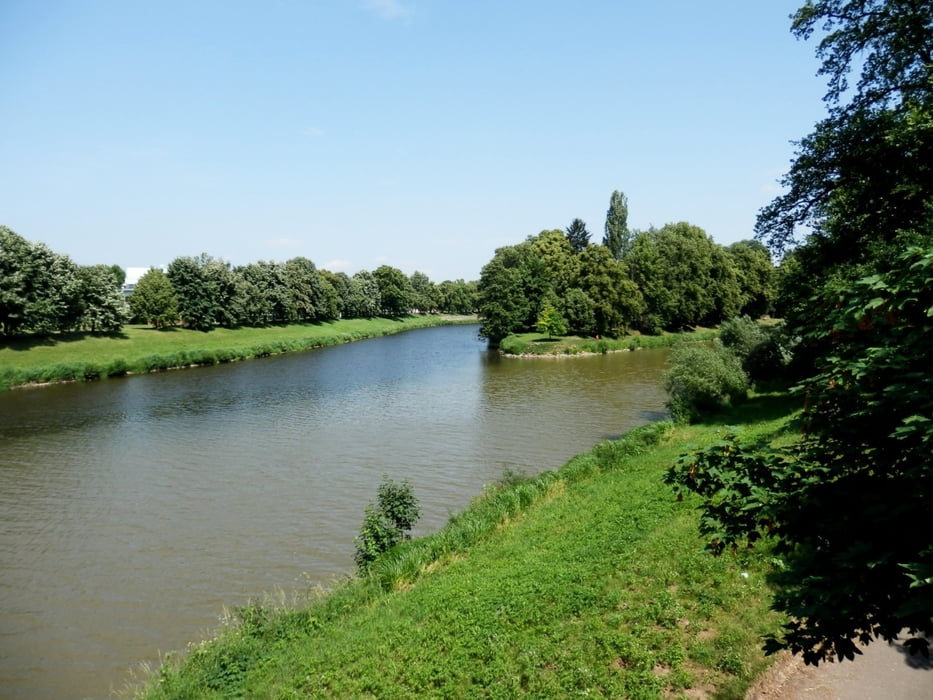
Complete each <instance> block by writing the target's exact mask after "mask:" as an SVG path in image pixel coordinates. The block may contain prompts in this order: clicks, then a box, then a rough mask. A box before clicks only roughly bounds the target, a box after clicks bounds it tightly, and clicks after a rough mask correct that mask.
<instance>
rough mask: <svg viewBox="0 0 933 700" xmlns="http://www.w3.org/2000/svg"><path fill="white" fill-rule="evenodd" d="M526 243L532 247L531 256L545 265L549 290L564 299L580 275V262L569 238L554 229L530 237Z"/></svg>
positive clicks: (545, 275) (544, 270)
mask: <svg viewBox="0 0 933 700" xmlns="http://www.w3.org/2000/svg"><path fill="white" fill-rule="evenodd" d="M526 242H527V243H529V244H530V245H531V254H532V255H533V256H534V257H535V258H537V259H538V260H539V261H540V262H541V263H542V264H543V268H544V269H543V273H544V277H545V278H546V280H547V288H548V289H549V290H550V291H552V292H553V293H554V294H556V295H557V296H559V297H562V296H563V295H564V294H566V293H567V290H568V289H570V287H571V285H572V284H573V281H574V280H575V279H576V278H577V276H578V275H579V273H580V260H579V258H578V256H577V255H575V254H574V252H573V247H572V246H571V243H570V241H569V240H568V238H567V236H565V235H564V232H563V231H560V230H558V229H552V230H550V231H542V232H541V233H539V234H538V235H537V236H530V237H529V238H528V239H527V241H526ZM548 289H544V290H543V291H545V292H547V291H548Z"/></svg>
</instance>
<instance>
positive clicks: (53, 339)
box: [0, 331, 129, 352]
mask: <svg viewBox="0 0 933 700" xmlns="http://www.w3.org/2000/svg"><path fill="white" fill-rule="evenodd" d="M128 337H129V336H128V335H126V333H124V332H123V331H113V332H111V333H91V332H90V331H75V332H72V333H53V334H48V335H24V336H14V337H12V338H8V337H2V336H0V350H13V351H14V352H25V351H27V350H32V349H33V348H40V347H54V346H56V345H61V344H62V343H76V342H79V341H82V340H87V339H88V338H113V339H115V340H126V339H127V338H128Z"/></svg>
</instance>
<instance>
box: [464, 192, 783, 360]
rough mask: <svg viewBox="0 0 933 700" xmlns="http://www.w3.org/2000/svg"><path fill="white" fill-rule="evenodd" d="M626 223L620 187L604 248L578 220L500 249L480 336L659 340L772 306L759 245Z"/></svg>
mask: <svg viewBox="0 0 933 700" xmlns="http://www.w3.org/2000/svg"><path fill="white" fill-rule="evenodd" d="M627 220H628V203H627V200H626V198H625V195H624V194H622V193H621V192H619V191H615V192H613V193H612V195H611V197H610V203H609V209H608V211H607V214H606V223H605V235H604V236H603V239H602V242H601V243H592V242H590V237H591V234H590V233H589V232H588V231H587V229H586V224H585V222H583V221H582V220H580V219H574V221H573V222H571V224H570V225H569V226H568V227H567V228H566V229H565V230H560V229H553V230H547V231H542V232H541V233H539V234H538V235H536V236H529V237H528V238H527V239H526V240H525V241H523V242H521V243H519V244H517V245H512V246H505V247H502V248H499V249H498V250H496V251H495V255H494V256H493V258H492V260H490V261H489V262H488V263H487V264H486V265H485V266H484V267H483V269H482V272H481V273H480V280H479V284H478V287H477V307H478V311H479V316H480V320H481V321H482V327H481V330H480V334H481V335H482V336H483V337H485V338H487V339H488V340H489V341H490V343H491V344H493V345H495V344H497V343H498V342H499V341H500V340H502V339H503V338H504V337H506V336H507V335H509V334H511V333H516V332H523V331H528V330H533V329H535V328H537V327H539V326H540V325H541V324H543V325H544V326H546V327H548V328H559V329H561V330H565V331H569V332H570V333H573V334H576V335H584V336H594V335H605V336H618V335H620V334H624V333H625V332H626V331H627V330H629V329H635V330H639V331H642V332H646V333H651V334H656V333H659V332H661V331H662V330H680V329H683V328H687V327H692V326H698V325H706V326H715V325H718V324H719V323H720V322H721V321H723V320H725V319H729V318H732V317H735V316H738V315H749V316H753V317H758V316H761V315H763V314H766V313H769V312H770V311H771V310H772V307H773V304H774V301H775V297H776V288H777V286H776V285H777V271H776V269H775V266H774V265H773V263H772V261H771V255H770V253H769V252H768V249H767V248H766V247H765V246H764V245H763V244H761V243H760V242H758V241H754V240H747V241H740V242H738V243H734V244H732V245H730V246H728V247H724V246H721V245H719V244H717V243H715V242H714V241H713V239H712V238H711V237H710V236H709V235H707V234H706V232H704V231H703V229H701V228H699V227H698V226H693V225H691V224H689V223H685V222H680V223H672V224H667V225H665V226H662V227H661V228H654V227H652V228H650V229H648V230H647V231H637V230H630V229H629V228H628V225H627ZM542 319H543V320H542Z"/></svg>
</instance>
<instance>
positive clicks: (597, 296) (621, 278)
mask: <svg viewBox="0 0 933 700" xmlns="http://www.w3.org/2000/svg"><path fill="white" fill-rule="evenodd" d="M579 261H580V275H579V277H578V278H577V280H576V284H575V286H576V287H577V288H579V289H580V290H582V291H583V292H584V294H585V295H586V299H588V300H589V302H590V303H591V304H592V313H593V331H594V332H595V333H597V334H599V335H612V336H615V335H618V334H619V333H622V332H624V331H625V327H626V326H629V325H631V324H632V323H633V322H634V321H635V320H636V319H637V318H638V317H639V316H640V315H641V313H642V310H643V307H644V299H643V297H642V294H641V291H640V290H639V289H638V286H637V285H636V284H635V283H634V282H633V281H632V280H631V278H630V276H629V272H628V268H627V267H626V265H625V263H623V262H621V261H619V260H617V259H616V258H615V257H613V256H612V254H611V253H610V251H609V249H608V248H606V246H603V245H590V246H587V248H586V250H584V251H583V252H582V253H580V255H579ZM578 299H579V298H578ZM581 301H582V300H581ZM584 303H585V302H584ZM584 313H586V312H585V311H584Z"/></svg>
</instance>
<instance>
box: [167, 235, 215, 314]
mask: <svg viewBox="0 0 933 700" xmlns="http://www.w3.org/2000/svg"><path fill="white" fill-rule="evenodd" d="M210 262H212V258H210V257H209V256H208V255H207V254H204V253H202V254H201V256H200V257H198V258H193V257H178V258H175V259H174V260H173V261H172V262H171V263H169V266H168V271H167V273H166V274H167V275H168V279H169V281H170V282H171V283H172V289H173V291H174V292H175V298H176V299H177V300H178V312H179V315H180V316H181V320H182V322H183V323H184V324H185V326H187V327H188V328H192V329H194V330H199V331H209V330H212V329H213V328H214V326H215V325H216V323H217V316H218V315H219V313H220V305H221V303H222V296H221V290H220V289H218V281H219V280H218V279H217V278H218V277H219V275H217V274H216V273H215V274H209V272H208V269H207V266H208V264H209V263H210Z"/></svg>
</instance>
